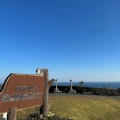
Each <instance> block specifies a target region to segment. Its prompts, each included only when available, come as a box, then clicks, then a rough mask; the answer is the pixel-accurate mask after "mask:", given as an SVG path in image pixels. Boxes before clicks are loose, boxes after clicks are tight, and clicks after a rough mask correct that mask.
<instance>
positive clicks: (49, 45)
mask: <svg viewBox="0 0 120 120" xmlns="http://www.w3.org/2000/svg"><path fill="white" fill-rule="evenodd" d="M38 67H40V68H47V69H49V79H51V78H55V79H58V81H60V82H61V81H69V80H70V79H72V80H73V81H81V80H83V81H84V82H86V81H106V82H107V81H120V0H1V1H0V83H1V82H3V79H4V78H6V77H7V76H8V75H9V74H10V73H28V74H29V73H30V74H34V73H35V70H36V68H38Z"/></svg>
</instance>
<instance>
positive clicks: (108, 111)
mask: <svg viewBox="0 0 120 120" xmlns="http://www.w3.org/2000/svg"><path fill="white" fill-rule="evenodd" d="M49 100H50V102H51V103H52V105H51V110H50V111H51V112H52V113H54V114H56V115H60V116H68V117H69V118H72V119H73V120H120V100H115V99H111V98H104V97H94V96H92V97H91V96H90V97H85V96H68V95H67V96H50V97H49Z"/></svg>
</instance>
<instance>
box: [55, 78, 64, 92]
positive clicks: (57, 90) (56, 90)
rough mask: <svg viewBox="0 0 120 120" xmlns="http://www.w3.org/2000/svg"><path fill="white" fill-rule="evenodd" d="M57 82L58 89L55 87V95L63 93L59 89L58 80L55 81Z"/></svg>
mask: <svg viewBox="0 0 120 120" xmlns="http://www.w3.org/2000/svg"><path fill="white" fill-rule="evenodd" d="M55 82H56V87H55V90H54V93H62V91H60V90H59V89H58V87H57V86H58V82H57V79H56V80H55Z"/></svg>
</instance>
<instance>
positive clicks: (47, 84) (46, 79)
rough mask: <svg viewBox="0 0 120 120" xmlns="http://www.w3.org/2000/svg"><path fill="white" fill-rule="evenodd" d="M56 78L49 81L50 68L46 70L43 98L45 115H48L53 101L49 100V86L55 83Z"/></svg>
mask: <svg viewBox="0 0 120 120" xmlns="http://www.w3.org/2000/svg"><path fill="white" fill-rule="evenodd" d="M54 81H55V80H54V79H52V80H50V81H48V69H45V70H44V83H45V86H44V98H43V110H42V111H43V116H46V115H47V114H48V112H49V109H50V106H51V103H50V102H49V101H48V93H49V88H50V86H51V85H52V84H53V82H54Z"/></svg>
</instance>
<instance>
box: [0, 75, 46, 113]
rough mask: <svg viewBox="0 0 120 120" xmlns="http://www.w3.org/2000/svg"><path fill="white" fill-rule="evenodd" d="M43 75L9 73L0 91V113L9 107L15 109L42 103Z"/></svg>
mask: <svg viewBox="0 0 120 120" xmlns="http://www.w3.org/2000/svg"><path fill="white" fill-rule="evenodd" d="M43 96H44V76H40V75H32V74H10V75H9V76H8V77H7V79H6V80H5V82H4V84H3V88H2V90H1V92H0V113H3V112H7V111H8V110H9V108H13V107H17V109H23V108H28V107H32V106H38V105H39V106H40V105H43Z"/></svg>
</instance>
